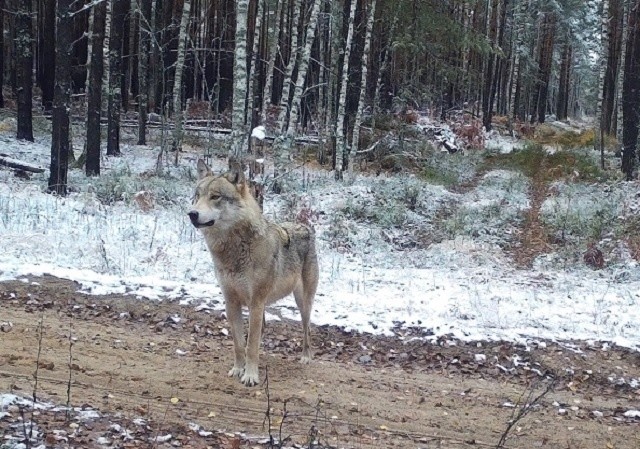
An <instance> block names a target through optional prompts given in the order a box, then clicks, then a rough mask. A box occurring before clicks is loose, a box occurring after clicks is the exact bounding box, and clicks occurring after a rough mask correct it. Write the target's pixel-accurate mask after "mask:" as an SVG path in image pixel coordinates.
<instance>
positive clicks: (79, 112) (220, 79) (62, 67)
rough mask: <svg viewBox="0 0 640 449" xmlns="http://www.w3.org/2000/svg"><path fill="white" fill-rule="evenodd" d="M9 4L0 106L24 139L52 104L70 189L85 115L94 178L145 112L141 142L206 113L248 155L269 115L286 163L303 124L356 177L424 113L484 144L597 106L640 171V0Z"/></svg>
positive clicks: (587, 113)
mask: <svg viewBox="0 0 640 449" xmlns="http://www.w3.org/2000/svg"><path fill="white" fill-rule="evenodd" d="M1 11H2V15H3V16H2V20H0V23H1V24H2V26H3V30H2V31H3V32H2V37H3V39H4V40H3V44H2V49H3V52H2V60H1V63H0V64H1V67H0V72H1V73H2V74H3V94H4V95H3V96H2V97H0V105H2V106H4V107H9V108H12V109H15V111H16V113H17V121H18V126H17V137H18V138H19V139H25V140H32V139H33V131H32V115H33V114H34V113H35V114H45V115H49V116H51V117H52V120H53V129H54V130H55V131H54V135H53V140H52V159H51V164H52V165H51V166H52V170H51V179H50V180H49V185H50V189H51V190H53V191H55V192H57V193H64V192H65V188H66V187H65V185H66V176H67V175H66V170H67V169H66V167H67V165H68V163H69V158H70V157H71V159H73V158H74V154H73V152H72V151H71V150H70V145H69V137H68V136H69V123H70V121H78V122H81V123H82V124H83V126H82V128H86V136H85V137H86V138H85V142H84V144H83V148H82V153H83V154H82V158H83V160H82V161H81V162H82V165H83V166H84V167H85V169H86V173H87V175H89V176H91V175H97V174H99V173H100V155H101V151H102V150H101V148H102V147H101V145H102V139H101V132H100V129H101V128H100V127H101V126H103V124H104V123H103V122H106V126H107V132H106V136H105V140H106V154H107V155H118V154H119V152H120V145H121V143H120V126H121V123H122V121H123V120H137V123H138V131H137V133H138V143H139V144H144V143H145V142H146V139H147V137H146V136H147V132H148V131H147V127H148V124H149V123H151V122H155V123H159V122H162V125H163V127H165V128H166V129H167V130H168V128H169V126H170V127H171V132H170V136H169V135H167V139H166V141H163V147H165V148H163V150H165V151H179V150H180V149H181V146H182V140H183V136H184V127H185V121H188V120H190V121H192V122H191V123H197V124H199V125H201V126H204V127H216V128H221V129H225V130H228V132H229V133H230V138H229V139H228V142H227V145H228V147H229V148H228V151H229V155H232V156H234V157H236V158H239V159H241V160H244V161H245V163H246V157H245V156H246V155H247V154H249V152H250V148H249V147H250V144H251V139H250V135H251V130H253V129H255V128H256V127H258V126H264V127H265V131H266V134H267V135H268V136H270V138H272V139H274V140H273V143H272V145H271V153H272V156H273V158H274V163H275V169H274V175H275V176H276V177H277V176H278V173H285V172H286V170H287V165H288V161H289V159H290V158H291V152H292V149H294V148H295V145H294V142H295V141H296V138H297V137H300V136H314V137H315V138H317V139H319V140H318V142H322V145H319V148H318V149H317V159H318V162H320V163H321V164H323V165H324V166H325V167H328V168H329V169H333V170H335V174H336V178H337V179H340V178H341V176H342V172H343V171H344V170H345V169H348V167H349V165H350V164H353V163H354V158H355V157H356V155H357V154H359V152H362V151H367V149H368V148H369V147H370V144H372V143H373V142H374V141H375V139H376V138H377V137H376V136H377V135H379V134H380V133H379V131H380V130H384V129H385V127H389V126H391V127H394V126H395V127H397V125H398V123H403V122H404V123H407V122H408V123H411V122H412V121H415V117H416V113H417V111H428V113H429V114H430V115H431V116H433V117H437V118H438V119H439V120H442V121H444V122H447V121H449V120H454V118H453V117H456V116H457V117H460V116H461V115H462V116H464V117H466V118H465V119H464V121H465V123H466V124H467V125H471V126H466V128H471V129H464V130H459V132H458V134H459V135H461V136H462V137H464V138H466V139H467V140H468V141H474V139H475V140H477V138H478V136H480V134H482V133H483V132H488V131H490V130H491V129H492V128H493V127H495V126H496V124H498V125H499V126H501V127H506V129H507V130H508V132H509V133H510V134H512V135H520V136H524V137H526V136H527V135H528V134H531V133H532V130H533V129H535V125H537V124H541V123H544V122H545V120H547V118H548V117H553V119H555V120H566V119H568V118H577V119H583V118H586V117H588V118H591V119H592V121H593V124H592V125H591V126H592V127H593V129H594V132H595V136H594V139H593V145H594V148H595V149H596V150H598V149H600V150H601V151H602V152H603V153H604V151H605V147H607V146H608V145H607V144H608V143H611V142H619V143H614V146H615V145H617V147H616V149H617V150H618V152H619V153H621V155H622V166H621V168H622V171H623V172H624V174H625V176H626V178H627V179H633V177H634V176H635V166H636V159H637V156H636V141H637V134H638V131H637V128H638V112H637V110H638V106H637V105H638V95H640V93H639V92H640V91H639V90H638V89H637V87H636V86H637V85H638V83H640V80H639V79H638V77H639V76H640V75H639V74H638V70H637V69H636V67H637V64H638V58H640V50H639V49H638V42H640V33H639V32H638V29H639V27H640V22H639V21H638V14H640V12H639V2H637V1H628V0H603V1H595V0H589V1H581V0H559V1H556V0H447V1H439V0H437V1H436V0H426V1H417V0H400V1H385V0H379V1H378V0H353V1H349V0H345V1H326V0H290V1H289V0H282V1H268V0H254V1H250V0H246V1H229V0H226V1H225V0H221V1H217V0H176V1H168V0H91V1H89V0H86V1H81V0H60V1H57V2H56V1H53V0H33V1H24V0H3V1H2V9H1ZM72 116H73V117H72ZM194 120H197V122H193V121H194ZM85 125H86V126H85ZM165 125H167V126H165ZM465 134H466V135H465ZM609 146H610V145H609ZM603 161H604V155H603ZM603 163H604V162H603ZM276 187H277V186H276Z"/></svg>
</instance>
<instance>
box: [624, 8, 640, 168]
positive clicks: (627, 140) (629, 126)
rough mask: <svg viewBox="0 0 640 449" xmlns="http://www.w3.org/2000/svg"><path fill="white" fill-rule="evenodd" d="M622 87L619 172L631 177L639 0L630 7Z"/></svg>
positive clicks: (639, 58) (638, 84)
mask: <svg viewBox="0 0 640 449" xmlns="http://www.w3.org/2000/svg"><path fill="white" fill-rule="evenodd" d="M622 89H623V92H622V145H623V149H622V172H623V173H624V175H625V177H626V179H627V181H631V180H632V179H633V178H634V176H635V169H636V165H637V161H636V148H637V145H638V124H639V123H640V0H635V1H634V4H633V7H632V8H631V10H630V11H629V31H628V33H627V42H626V52H625V62H624V81H623V84H622Z"/></svg>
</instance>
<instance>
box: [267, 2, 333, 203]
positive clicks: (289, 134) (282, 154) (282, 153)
mask: <svg viewBox="0 0 640 449" xmlns="http://www.w3.org/2000/svg"><path fill="white" fill-rule="evenodd" d="M320 3H321V1H320V0H313V4H312V6H311V8H312V9H311V16H310V17H309V24H308V25H307V32H306V35H305V42H304V48H303V50H302V54H301V55H300V65H299V67H298V71H297V75H296V79H295V80H291V82H295V88H294V91H293V100H292V101H291V113H290V114H289V116H288V117H287V116H286V115H285V116H284V122H283V123H282V125H281V126H282V128H281V129H282V134H281V135H280V136H277V137H276V140H275V142H274V144H273V148H274V153H275V157H276V174H277V176H279V179H278V181H277V182H276V183H274V188H273V190H274V191H275V192H276V193H280V192H282V191H283V190H284V189H286V184H287V179H286V176H285V173H286V172H287V169H288V167H287V165H288V164H289V163H290V161H291V148H292V147H293V142H294V140H295V135H296V126H297V123H298V116H299V114H300V103H301V101H302V94H303V92H304V85H305V81H306V79H307V71H308V69H309V60H310V59H311V47H312V45H313V41H314V40H315V37H316V29H317V25H318V13H319V12H320ZM291 57H292V58H295V55H291ZM281 113H282V112H281Z"/></svg>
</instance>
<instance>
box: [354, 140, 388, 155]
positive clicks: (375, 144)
mask: <svg viewBox="0 0 640 449" xmlns="http://www.w3.org/2000/svg"><path fill="white" fill-rule="evenodd" d="M386 137H387V136H385V137H383V138H382V139H380V140H378V141H377V142H376V143H374V144H373V145H371V146H370V147H369V148H367V149H366V150H359V151H356V154H364V153H370V152H372V151H373V150H375V149H376V147H377V146H378V144H379V143H380V142H382V141H383V140H384V139H385V138H386Z"/></svg>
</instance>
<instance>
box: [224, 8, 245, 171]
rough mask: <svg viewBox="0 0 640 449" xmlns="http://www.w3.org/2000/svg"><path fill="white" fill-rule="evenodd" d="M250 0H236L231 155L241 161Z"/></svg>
mask: <svg viewBox="0 0 640 449" xmlns="http://www.w3.org/2000/svg"><path fill="white" fill-rule="evenodd" d="M248 12H249V0H238V1H237V2H236V32H235V57H234V60H233V113H232V118H231V150H230V152H229V156H230V157H231V158H232V159H234V160H236V161H239V160H241V159H242V158H243V157H244V155H245V154H246V152H247V144H248V143H247V138H248V135H247V126H246V124H245V120H244V118H245V108H246V100H247V20H248V15H249V14H248Z"/></svg>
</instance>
